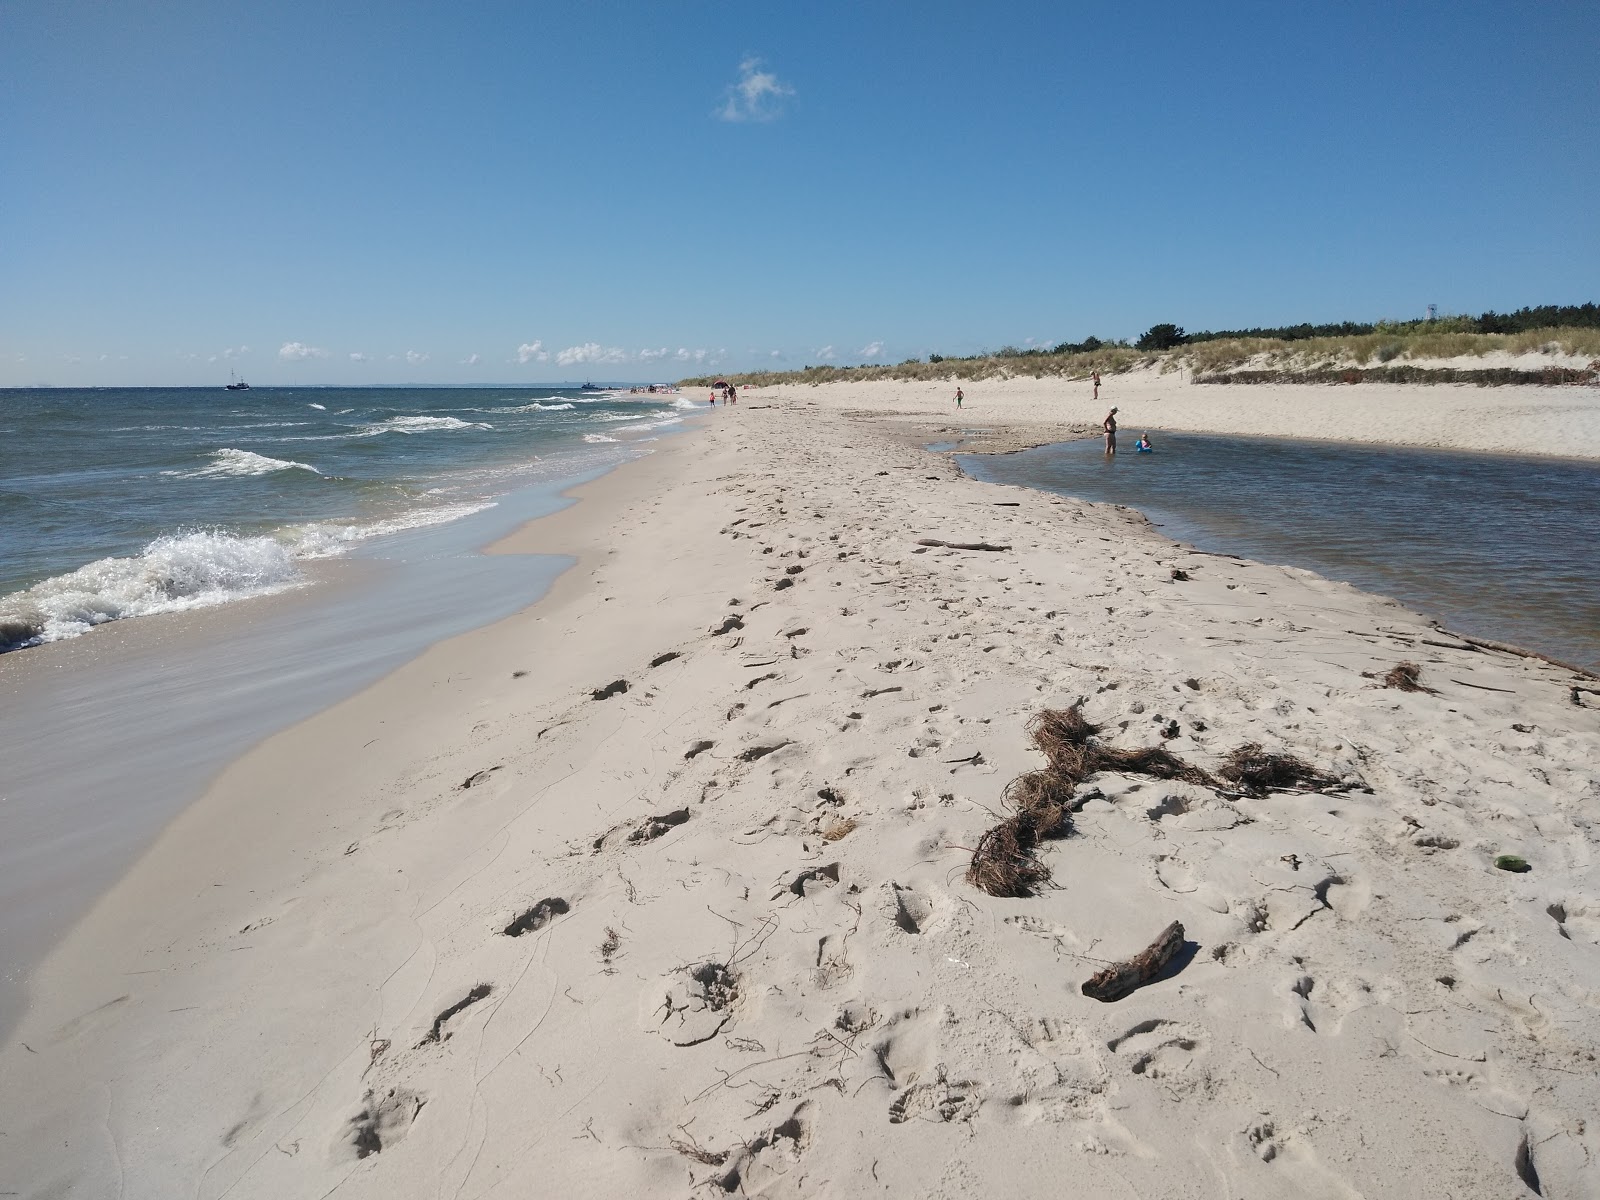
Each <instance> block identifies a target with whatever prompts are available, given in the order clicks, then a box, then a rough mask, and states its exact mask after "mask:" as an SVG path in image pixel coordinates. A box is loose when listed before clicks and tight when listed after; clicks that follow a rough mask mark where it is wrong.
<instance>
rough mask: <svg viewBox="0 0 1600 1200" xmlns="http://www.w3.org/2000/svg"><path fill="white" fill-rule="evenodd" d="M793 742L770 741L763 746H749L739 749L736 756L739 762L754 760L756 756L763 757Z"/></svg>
mask: <svg viewBox="0 0 1600 1200" xmlns="http://www.w3.org/2000/svg"><path fill="white" fill-rule="evenodd" d="M793 744H794V743H792V742H771V743H768V744H767V745H763V746H751V747H750V748H749V749H748V750H741V751H739V753H738V755H737V756H736V757H737V758H738V759H739V761H740V762H755V761H756V759H758V758H765V757H766V756H767V755H769V754H772V753H774V752H776V751H778V750H782V749H783V748H784V747H785V746H790V745H793Z"/></svg>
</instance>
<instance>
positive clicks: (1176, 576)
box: [1172, 567, 1189, 583]
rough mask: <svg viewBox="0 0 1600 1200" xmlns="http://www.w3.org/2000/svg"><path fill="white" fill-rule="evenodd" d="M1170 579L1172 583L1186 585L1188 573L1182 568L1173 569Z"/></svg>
mask: <svg viewBox="0 0 1600 1200" xmlns="http://www.w3.org/2000/svg"><path fill="white" fill-rule="evenodd" d="M1172 579H1173V582H1174V583H1188V582H1189V572H1187V571H1185V570H1184V569H1183V568H1182V567H1173V568H1172Z"/></svg>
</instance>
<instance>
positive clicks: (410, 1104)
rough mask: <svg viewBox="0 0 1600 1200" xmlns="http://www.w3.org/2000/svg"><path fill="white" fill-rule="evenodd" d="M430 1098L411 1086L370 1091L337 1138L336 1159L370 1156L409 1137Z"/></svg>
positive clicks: (335, 1145)
mask: <svg viewBox="0 0 1600 1200" xmlns="http://www.w3.org/2000/svg"><path fill="white" fill-rule="evenodd" d="M426 1103H427V1100H426V1099H424V1098H423V1097H422V1096H420V1095H418V1094H417V1093H416V1092H413V1091H410V1090H409V1089H407V1088H390V1089H388V1090H387V1091H385V1092H382V1093H378V1092H370V1091H369V1092H368V1093H367V1094H366V1095H365V1096H364V1097H362V1100H361V1107H360V1108H359V1109H357V1111H356V1112H355V1114H354V1115H352V1116H350V1117H349V1118H347V1119H346V1120H345V1123H344V1125H343V1127H342V1128H341V1129H340V1130H339V1133H338V1135H337V1137H336V1138H335V1139H334V1147H333V1154H334V1158H335V1159H336V1160H349V1159H360V1158H369V1157H371V1156H372V1155H374V1154H379V1153H382V1152H383V1151H384V1150H386V1149H388V1148H389V1147H390V1146H392V1145H394V1144H395V1143H396V1142H398V1141H400V1139H401V1138H403V1137H405V1135H406V1133H407V1132H408V1131H409V1130H410V1128H411V1126H412V1124H413V1123H414V1122H415V1121H416V1119H417V1114H418V1113H420V1112H421V1111H422V1106H423V1105H424V1104H426Z"/></svg>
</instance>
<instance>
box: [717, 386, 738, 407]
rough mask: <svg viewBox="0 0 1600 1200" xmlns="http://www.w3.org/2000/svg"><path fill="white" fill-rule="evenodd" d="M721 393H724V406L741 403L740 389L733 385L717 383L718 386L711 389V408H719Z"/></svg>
mask: <svg viewBox="0 0 1600 1200" xmlns="http://www.w3.org/2000/svg"><path fill="white" fill-rule="evenodd" d="M719 391H720V392H721V393H722V402H723V403H724V404H737V403H739V389H738V388H736V387H734V386H733V384H731V383H716V384H713V385H712V388H711V407H712V408H715V407H716V406H717V393H718V392H719Z"/></svg>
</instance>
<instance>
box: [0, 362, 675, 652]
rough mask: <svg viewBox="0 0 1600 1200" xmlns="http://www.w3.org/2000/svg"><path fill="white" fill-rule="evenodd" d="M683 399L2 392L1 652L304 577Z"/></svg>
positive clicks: (546, 394)
mask: <svg viewBox="0 0 1600 1200" xmlns="http://www.w3.org/2000/svg"><path fill="white" fill-rule="evenodd" d="M688 404H689V401H687V400H684V399H681V398H679V397H677V396H672V395H655V396H652V395H643V394H639V395H627V394H622V395H618V394H614V393H601V392H592V391H581V390H575V389H559V388H503V389H482V388H471V389H437V388H381V389H380V388H315V389H305V388H297V389H289V388H259V389H253V390H251V391H248V392H229V391H226V390H223V389H197V388H181V389H161V388H94V389H65V388H60V389H57V388H51V389H16V390H4V391H0V651H5V650H11V649H17V648H26V647H28V646H32V645H38V644H40V643H43V642H49V641H55V640H59V639H61V638H66V637H73V636H76V635H78V634H81V633H83V632H85V631H86V630H88V629H90V628H92V627H94V626H95V625H99V624H103V623H105V622H107V621H114V620H120V619H123V618H127V617H137V616H144V615H150V614H154V613H160V612H172V611H178V610H183V609H190V608H196V607H205V606H210V605H215V604H220V603H225V602H227V601H229V600H236V599H241V598H244V597H249V596H259V595H262V594H265V593H269V592H273V591H281V590H285V589H288V588H293V587H297V586H301V585H303V584H304V583H305V582H306V579H307V575H306V573H305V571H304V564H305V563H306V561H307V560H311V559H316V558H326V557H333V556H338V555H342V554H344V553H346V552H347V551H348V550H349V549H350V547H351V546H352V545H353V544H355V543H359V542H362V541H365V540H368V539H370V538H374V537H382V536H384V535H386V534H391V533H394V532H397V531H400V530H404V529H412V528H417V527H419V526H426V525H430V524H438V523H443V522H449V521H454V520H459V519H460V518H462V517H465V516H467V515H469V514H471V513H473V512H477V511H480V510H481V509H483V508H485V507H487V506H489V505H491V504H494V503H495V502H496V500H497V497H499V496H501V495H503V494H505V493H506V492H509V491H511V490H512V489H513V488H515V487H518V486H521V485H522V484H523V483H526V482H528V481H529V480H531V479H534V478H539V477H548V476H549V475H550V474H552V473H553V472H560V471H567V472H568V473H575V472H577V471H582V470H585V469H589V468H590V467H593V466H597V465H604V464H606V463H610V462H615V461H618V460H619V459H620V458H621V457H623V456H624V455H625V454H626V447H627V444H628V442H630V441H636V440H638V439H640V438H642V437H648V436H651V435H652V431H654V430H658V429H662V428H665V427H668V426H671V425H674V424H677V423H678V422H679V421H681V420H682V417H683V412H682V409H681V407H678V406H687V405H688Z"/></svg>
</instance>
